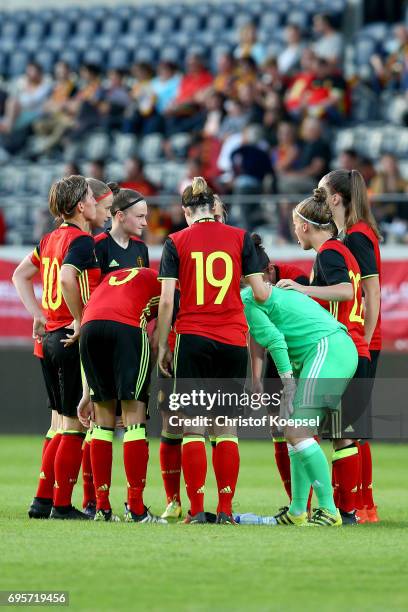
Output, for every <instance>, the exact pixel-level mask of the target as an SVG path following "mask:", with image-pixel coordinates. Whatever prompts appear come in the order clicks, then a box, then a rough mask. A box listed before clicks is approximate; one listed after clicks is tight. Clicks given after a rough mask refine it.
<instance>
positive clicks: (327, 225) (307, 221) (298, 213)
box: [295, 208, 331, 227]
mask: <svg viewBox="0 0 408 612" xmlns="http://www.w3.org/2000/svg"><path fill="white" fill-rule="evenodd" d="M295 213H296V214H297V215H298V216H299V217H300V218H301V219H303V221H306V223H311V224H312V225H317V226H318V227H329V226H330V225H331V222H330V221H329V223H318V222H317V221H312V220H311V219H306V217H304V216H303V215H301V214H300V212H299V211H298V210H296V208H295Z"/></svg>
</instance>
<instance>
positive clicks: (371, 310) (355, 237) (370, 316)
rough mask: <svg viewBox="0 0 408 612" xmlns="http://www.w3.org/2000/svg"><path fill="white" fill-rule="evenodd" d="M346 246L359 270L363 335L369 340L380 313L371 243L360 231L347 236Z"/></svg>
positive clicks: (379, 298)
mask: <svg viewBox="0 0 408 612" xmlns="http://www.w3.org/2000/svg"><path fill="white" fill-rule="evenodd" d="M346 244H347V247H348V248H349V249H350V251H351V252H352V253H353V255H354V257H355V258H356V259H357V263H358V265H359V267H360V271H361V288H362V290H363V294H364V336H365V339H366V341H367V343H368V344H370V342H371V338H372V337H373V333H374V330H375V327H376V325H377V321H378V316H379V314H380V304H381V287H380V278H379V270H378V267H377V261H376V259H375V252H374V246H373V243H372V242H371V240H370V239H369V238H367V236H365V235H364V234H362V233H361V232H354V233H353V234H349V235H348V236H347V241H346Z"/></svg>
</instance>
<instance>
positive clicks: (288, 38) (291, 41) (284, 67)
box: [277, 23, 304, 75]
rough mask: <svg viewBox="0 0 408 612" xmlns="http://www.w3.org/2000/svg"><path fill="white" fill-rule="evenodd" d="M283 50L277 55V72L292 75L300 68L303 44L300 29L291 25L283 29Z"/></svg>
mask: <svg viewBox="0 0 408 612" xmlns="http://www.w3.org/2000/svg"><path fill="white" fill-rule="evenodd" d="M285 42H286V46H285V49H284V50H283V51H282V52H281V53H280V54H279V56H278V60H277V65H278V68H279V72H280V73H281V74H285V75H291V74H294V73H295V72H296V71H297V70H298V69H299V68H300V59H301V57H302V50H303V47H304V45H303V43H302V31H301V29H300V27H299V26H298V25H296V24H294V23H291V24H289V25H287V26H286V28H285Z"/></svg>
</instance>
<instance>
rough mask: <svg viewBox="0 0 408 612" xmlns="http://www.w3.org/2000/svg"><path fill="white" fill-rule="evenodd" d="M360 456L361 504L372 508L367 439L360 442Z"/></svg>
mask: <svg viewBox="0 0 408 612" xmlns="http://www.w3.org/2000/svg"><path fill="white" fill-rule="evenodd" d="M360 457H361V476H362V478H361V481H362V496H363V504H364V506H367V508H372V507H373V506H374V500H373V462H372V458H371V447H370V444H369V443H368V442H367V440H364V441H361V442H360Z"/></svg>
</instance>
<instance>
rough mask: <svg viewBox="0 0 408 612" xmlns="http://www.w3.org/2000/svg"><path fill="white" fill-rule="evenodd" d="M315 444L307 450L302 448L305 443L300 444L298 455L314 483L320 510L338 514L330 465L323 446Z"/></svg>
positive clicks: (310, 480)
mask: <svg viewBox="0 0 408 612" xmlns="http://www.w3.org/2000/svg"><path fill="white" fill-rule="evenodd" d="M313 442H314V443H313V444H310V445H309V446H307V447H306V448H302V445H303V443H302V442H300V446H301V450H299V449H297V452H296V454H297V455H298V457H299V459H300V461H301V462H302V465H303V467H304V469H305V472H306V473H307V475H308V477H309V482H311V483H312V487H313V489H314V492H315V493H316V495H317V500H318V502H319V508H325V509H326V510H328V511H329V512H332V513H333V514H336V506H335V505H334V500H333V487H332V483H331V478H330V470H329V464H328V463H327V459H326V456H325V454H324V452H323V449H322V448H321V446H320V445H319V444H318V443H317V442H316V441H313Z"/></svg>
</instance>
